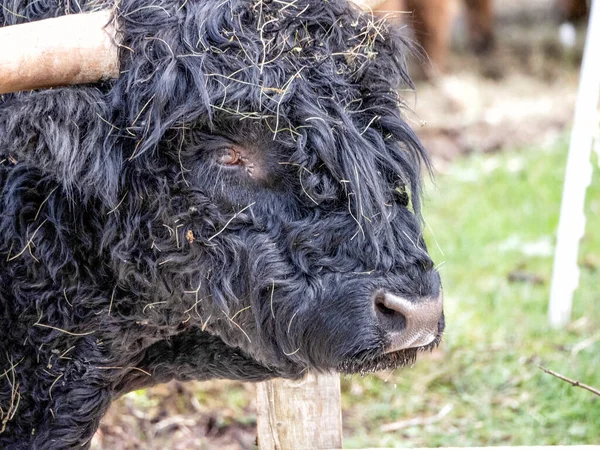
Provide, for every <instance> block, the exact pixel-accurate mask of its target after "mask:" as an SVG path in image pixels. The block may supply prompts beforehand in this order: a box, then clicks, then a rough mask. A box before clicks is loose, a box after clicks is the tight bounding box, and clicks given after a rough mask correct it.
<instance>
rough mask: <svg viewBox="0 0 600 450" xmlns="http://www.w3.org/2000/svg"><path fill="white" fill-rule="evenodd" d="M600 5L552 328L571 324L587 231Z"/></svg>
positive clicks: (567, 192) (595, 7)
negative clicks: (581, 252) (586, 209)
mask: <svg viewBox="0 0 600 450" xmlns="http://www.w3.org/2000/svg"><path fill="white" fill-rule="evenodd" d="M598 55H600V0H595V1H593V2H592V8H591V14H590V19H589V25H588V34H587V39H586V44H585V51H584V54H583V63H582V65H581V77H580V82H579V92H578V94H577V102H576V104H575V118H574V122H573V131H572V133H571V142H570V146H569V157H568V160H567V171H566V175H565V184H564V190H563V196H562V204H561V209H560V220H559V223H558V234H557V238H556V251H555V252H554V269H553V273H552V287H551V290H550V306H549V311H548V319H549V322H550V325H551V326H552V327H561V326H564V325H566V324H567V323H568V322H569V320H570V319H571V305H572V303H573V293H574V292H575V289H577V286H578V284H579V266H578V264H577V259H578V256H579V241H580V240H581V238H582V237H583V235H584V232H585V193H586V190H587V188H588V186H589V185H590V183H591V181H592V164H591V161H590V156H591V151H592V143H593V140H594V136H595V135H596V133H597V127H598V99H599V97H600V58H599V57H598Z"/></svg>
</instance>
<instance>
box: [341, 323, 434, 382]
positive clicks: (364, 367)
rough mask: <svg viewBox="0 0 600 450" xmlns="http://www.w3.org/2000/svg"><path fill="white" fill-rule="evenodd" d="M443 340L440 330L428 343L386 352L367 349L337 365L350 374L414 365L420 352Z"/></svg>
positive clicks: (364, 373)
mask: <svg viewBox="0 0 600 450" xmlns="http://www.w3.org/2000/svg"><path fill="white" fill-rule="evenodd" d="M441 342H442V332H441V331H439V332H438V333H437V335H436V337H435V339H434V340H433V341H432V342H430V343H429V344H427V345H423V346H417V347H411V348H406V349H402V350H398V351H395V352H385V350H384V351H382V350H381V349H373V350H366V351H363V352H360V353H359V354H356V355H354V356H351V357H349V358H346V359H345V360H343V361H342V363H341V364H340V365H339V366H338V367H337V370H338V371H339V372H341V373H344V374H348V375H352V374H360V375H366V374H369V373H373V372H379V371H382V370H388V369H392V370H393V369H399V368H401V367H406V366H412V365H413V364H414V363H415V362H416V360H417V357H418V354H419V353H422V352H426V351H433V350H435V349H436V348H437V347H438V346H439V345H440V343H441Z"/></svg>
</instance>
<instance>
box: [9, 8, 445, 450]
mask: <svg viewBox="0 0 600 450" xmlns="http://www.w3.org/2000/svg"><path fill="white" fill-rule="evenodd" d="M116 3H117V4H118V6H117V9H116V12H115V15H116V17H117V18H118V24H119V28H120V30H121V32H122V35H123V41H122V44H123V45H122V47H121V49H120V52H121V53H120V57H121V61H122V66H121V67H122V75H121V77H120V78H119V80H117V81H114V82H106V83H104V84H98V85H93V86H81V87H70V88H61V89H52V90H41V91H37V92H26V93H19V94H12V95H4V96H2V97H0V256H1V258H0V448H3V449H63V448H82V447H84V448H85V447H86V446H87V445H88V444H89V441H90V439H91V437H92V435H93V433H94V431H95V430H96V428H97V426H98V422H99V420H100V418H101V417H102V415H103V414H104V412H105V411H106V409H107V407H108V405H109V403H110V402H111V400H113V399H114V398H115V397H117V396H119V395H121V394H123V393H124V392H127V391H128V390H131V389H136V388H139V387H143V386H148V385H151V384H154V383H159V382H165V381H168V380H170V379H174V378H175V379H181V380H187V379H208V378H215V377H216V378H231V379H239V380H250V381H257V380H264V379H268V378H271V377H277V376H281V377H299V376H301V375H302V374H303V373H304V372H305V371H306V370H309V369H310V370H319V371H326V370H340V371H346V372H367V371H372V370H376V369H380V368H384V367H396V366H399V365H402V364H405V363H406V362H409V361H412V360H413V359H414V357H415V354H416V350H415V349H411V350H405V351H400V352H396V353H391V354H384V350H385V348H386V345H387V344H388V339H387V337H386V332H385V330H384V329H383V328H382V326H381V325H380V324H379V322H378V321H377V316H376V314H375V313H374V308H373V294H374V292H376V291H377V290H378V289H385V290H388V291H390V292H394V293H396V294H398V295H403V296H404V297H406V298H410V299H414V301H418V299H421V298H425V297H431V296H437V295H438V293H439V291H440V289H441V288H440V282H439V277H438V275H437V274H436V273H435V271H434V270H433V267H432V262H431V260H430V258H429V256H428V254H427V252H426V250H425V246H424V243H423V240H422V237H421V234H422V233H421V231H422V230H421V222H420V219H419V202H420V199H419V192H420V173H421V170H422V166H423V164H424V163H425V162H426V156H425V154H424V152H423V150H422V148H421V146H420V144H419V142H418V141H417V139H416V137H415V136H414V134H413V132H412V131H411V129H410V128H409V126H408V125H407V124H406V123H405V121H404V120H403V118H402V114H401V109H400V106H401V101H400V99H399V97H398V96H397V94H396V89H397V88H398V87H400V86H407V85H408V86H410V80H409V79H408V75H407V72H406V67H405V63H404V57H405V55H406V53H407V49H406V46H405V44H404V41H403V40H402V39H401V38H400V37H399V36H397V35H396V33H395V32H394V31H393V30H390V29H388V26H387V25H386V24H385V23H383V22H380V21H377V20H376V19H374V18H373V17H372V16H370V15H367V14H361V13H359V12H358V11H357V10H356V8H355V7H353V6H351V5H350V4H349V3H347V2H346V1H345V0H328V1H323V0H296V1H293V2H292V1H290V2H289V3H286V2H282V1H268V0H187V1H182V0H149V1H144V2H142V1H140V0H120V1H119V2H116ZM1 6H2V9H0V23H2V24H3V25H4V26H8V25H14V24H17V23H22V22H26V21H32V20H38V19H42V18H47V17H52V16H57V15H62V14H71V13H78V12H80V11H91V10H94V9H100V8H110V7H112V6H113V2H112V1H108V0H107V1H102V0H89V1H84V0H64V1H60V2H59V1H57V0H36V1H24V0H2V1H1ZM15 45H16V43H15ZM238 157H239V158H240V159H239V161H237V162H236V163H235V164H234V163H233V162H235V160H236V159H237V158H238ZM232 160H233V161H232ZM442 329H443V319H442V320H441V321H440V324H439V330H440V335H441V331H442ZM438 340H439V336H438ZM438 340H436V342H434V343H433V344H432V345H434V344H436V343H437V341H438Z"/></svg>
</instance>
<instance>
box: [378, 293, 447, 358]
mask: <svg viewBox="0 0 600 450" xmlns="http://www.w3.org/2000/svg"><path fill="white" fill-rule="evenodd" d="M374 302H375V312H376V316H377V320H378V321H379V324H380V326H381V327H382V328H383V329H384V330H385V331H386V333H387V335H388V337H389V339H390V346H389V347H388V349H387V350H386V351H387V352H388V353H389V352H395V351H398V350H402V349H405V348H413V347H421V346H424V345H427V344H430V343H431V342H433V341H434V339H435V338H436V337H437V335H438V323H439V322H440V319H441V318H442V313H443V296H442V293H441V291H440V294H439V295H438V296H437V297H435V298H425V299H418V300H415V301H410V300H407V299H406V298H403V297H400V296H397V295H393V294H390V293H389V292H384V291H380V292H378V293H377V294H376V295H375V297H374Z"/></svg>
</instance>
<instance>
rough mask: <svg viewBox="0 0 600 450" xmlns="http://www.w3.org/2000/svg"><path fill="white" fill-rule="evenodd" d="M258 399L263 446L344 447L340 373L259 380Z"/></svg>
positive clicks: (268, 449)
mask: <svg viewBox="0 0 600 450" xmlns="http://www.w3.org/2000/svg"><path fill="white" fill-rule="evenodd" d="M256 403H257V415H258V420H257V421H258V423H257V431H258V448H259V449H260V450H309V449H310V450H323V449H340V448H342V412H341V404H340V376H339V375H338V374H327V375H314V374H308V375H307V376H306V377H305V378H303V379H301V380H297V381H291V380H272V381H265V382H263V383H259V385H258V390H257V402H256Z"/></svg>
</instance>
